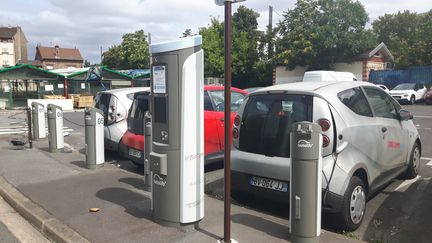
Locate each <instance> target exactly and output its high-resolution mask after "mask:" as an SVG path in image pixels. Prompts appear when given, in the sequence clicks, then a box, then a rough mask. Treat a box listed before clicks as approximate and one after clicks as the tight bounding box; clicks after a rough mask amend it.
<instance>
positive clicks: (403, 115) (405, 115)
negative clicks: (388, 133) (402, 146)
mask: <svg viewBox="0 0 432 243" xmlns="http://www.w3.org/2000/svg"><path fill="white" fill-rule="evenodd" d="M413 118H414V116H413V114H412V113H411V112H409V111H407V110H403V109H402V110H400V111H399V119H400V120H402V121H408V120H412V119H413Z"/></svg>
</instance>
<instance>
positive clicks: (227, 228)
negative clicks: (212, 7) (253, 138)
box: [224, 1, 232, 243]
mask: <svg viewBox="0 0 432 243" xmlns="http://www.w3.org/2000/svg"><path fill="white" fill-rule="evenodd" d="M231 5H232V3H231V1H225V33H224V35H225V38H224V39H225V73H224V75H225V115H224V119H225V120H224V126H225V132H224V153H225V154H224V178H225V180H224V181H225V196H224V198H225V199H224V213H225V215H224V242H227V243H228V242H231V129H230V128H231V63H232V60H231V59H232V56H231V49H232V43H231V21H232V18H231Z"/></svg>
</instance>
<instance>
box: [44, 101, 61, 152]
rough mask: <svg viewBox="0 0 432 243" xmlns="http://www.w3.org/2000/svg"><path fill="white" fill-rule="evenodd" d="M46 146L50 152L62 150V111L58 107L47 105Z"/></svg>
mask: <svg viewBox="0 0 432 243" xmlns="http://www.w3.org/2000/svg"><path fill="white" fill-rule="evenodd" d="M47 116H48V144H49V151H50V152H57V151H59V150H61V149H63V148H64V135H63V110H62V108H61V107H60V106H57V105H54V104H48V106H47Z"/></svg>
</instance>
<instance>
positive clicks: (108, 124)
mask: <svg viewBox="0 0 432 243" xmlns="http://www.w3.org/2000/svg"><path fill="white" fill-rule="evenodd" d="M146 90H147V91H148V90H150V88H149V87H135V88H123V89H112V90H105V91H101V92H99V93H97V94H96V96H95V98H94V107H96V108H98V109H101V110H102V111H103V114H104V144H105V149H107V150H113V151H118V149H119V146H118V145H119V142H120V139H121V138H122V137H123V134H124V133H125V132H126V130H127V121H126V118H127V117H128V110H129V108H130V106H131V105H132V101H133V95H134V93H136V92H138V91H146Z"/></svg>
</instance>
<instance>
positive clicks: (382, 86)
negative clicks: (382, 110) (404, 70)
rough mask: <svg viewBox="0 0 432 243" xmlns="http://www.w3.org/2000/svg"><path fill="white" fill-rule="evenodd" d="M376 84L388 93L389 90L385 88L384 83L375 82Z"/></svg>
mask: <svg viewBox="0 0 432 243" xmlns="http://www.w3.org/2000/svg"><path fill="white" fill-rule="evenodd" d="M376 86H378V87H380V88H381V89H383V90H384V91H385V92H387V93H389V92H390V90H389V89H388V88H387V86H385V85H384V84H377V85H376Z"/></svg>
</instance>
